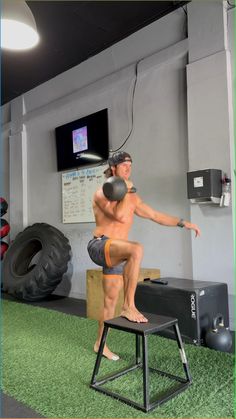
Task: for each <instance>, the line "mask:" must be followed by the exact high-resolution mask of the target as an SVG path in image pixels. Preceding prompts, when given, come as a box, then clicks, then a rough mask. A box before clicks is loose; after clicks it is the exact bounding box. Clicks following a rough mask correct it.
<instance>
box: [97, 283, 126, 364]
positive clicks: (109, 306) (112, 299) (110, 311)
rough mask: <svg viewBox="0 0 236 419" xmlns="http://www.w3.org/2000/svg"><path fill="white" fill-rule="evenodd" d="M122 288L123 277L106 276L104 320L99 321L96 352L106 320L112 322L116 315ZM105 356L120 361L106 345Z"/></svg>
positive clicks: (104, 284)
mask: <svg viewBox="0 0 236 419" xmlns="http://www.w3.org/2000/svg"><path fill="white" fill-rule="evenodd" d="M122 287H123V276H122V275H113V276H111V277H106V275H104V278H103V291H104V309H103V314H102V318H101V319H100V321H99V326H98V336H97V340H96V342H95V345H94V351H95V352H97V351H98V348H99V345H100V341H101V338H102V332H103V327H104V326H103V325H104V320H110V319H112V318H113V317H114V315H115V308H116V304H117V300H118V297H119V293H120V290H121V288H122ZM103 355H104V356H106V357H107V358H108V359H111V360H114V361H116V360H118V359H119V357H118V355H116V354H114V353H113V352H111V351H110V350H109V349H108V347H107V346H106V345H105V347H104V350H103Z"/></svg>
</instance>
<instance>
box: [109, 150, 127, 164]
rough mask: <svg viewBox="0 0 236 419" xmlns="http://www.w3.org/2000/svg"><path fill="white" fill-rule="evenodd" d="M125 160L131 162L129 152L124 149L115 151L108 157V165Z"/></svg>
mask: <svg viewBox="0 0 236 419" xmlns="http://www.w3.org/2000/svg"><path fill="white" fill-rule="evenodd" d="M126 161H130V162H131V163H132V159H131V156H130V154H128V153H126V152H125V151H117V152H116V153H114V154H113V156H111V157H109V159H108V164H109V166H117V165H118V164H120V163H124V162H126Z"/></svg>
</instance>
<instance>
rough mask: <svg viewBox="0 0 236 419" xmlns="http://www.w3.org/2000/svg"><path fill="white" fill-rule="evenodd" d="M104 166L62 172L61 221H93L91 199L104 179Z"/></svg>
mask: <svg viewBox="0 0 236 419" xmlns="http://www.w3.org/2000/svg"><path fill="white" fill-rule="evenodd" d="M103 172H104V166H97V167H92V168H89V169H82V170H74V171H73V172H67V173H62V222H63V223H65V224H66V223H92V222H95V218H94V214H93V208H92V200H93V195H94V193H95V192H96V190H97V189H98V188H99V187H101V186H102V185H103V183H104V181H105V177H104V173H103Z"/></svg>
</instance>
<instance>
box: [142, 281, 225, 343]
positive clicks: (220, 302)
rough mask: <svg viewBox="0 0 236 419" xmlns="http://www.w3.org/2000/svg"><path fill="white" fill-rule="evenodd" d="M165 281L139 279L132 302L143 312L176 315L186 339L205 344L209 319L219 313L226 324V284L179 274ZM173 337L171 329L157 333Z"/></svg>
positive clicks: (209, 326) (190, 341)
mask: <svg viewBox="0 0 236 419" xmlns="http://www.w3.org/2000/svg"><path fill="white" fill-rule="evenodd" d="M161 279H162V280H163V281H164V282H167V284H166V285H163V284H158V283H154V282H151V280H144V282H139V283H138V285H137V289H136V294H135V304H136V306H137V308H138V309H139V310H140V311H141V312H142V311H143V312H147V313H153V314H161V315H163V316H169V317H175V318H177V319H178V323H179V328H180V333H181V336H182V338H183V340H184V341H185V342H189V343H194V344H196V345H204V344H205V340H204V338H205V334H206V331H207V330H208V329H211V328H212V319H213V318H214V317H215V316H216V315H217V314H218V313H221V314H222V315H223V317H224V325H225V327H228V326H229V309H228V289H227V284H225V283H220V282H205V281H192V280H190V279H182V278H161ZM160 334H161V335H162V336H165V337H169V338H175V337H174V335H173V332H172V331H171V330H168V329H167V330H166V331H163V332H161V333H160Z"/></svg>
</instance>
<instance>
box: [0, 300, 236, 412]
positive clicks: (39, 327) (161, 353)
mask: <svg viewBox="0 0 236 419" xmlns="http://www.w3.org/2000/svg"><path fill="white" fill-rule="evenodd" d="M2 313H3V330H4V332H3V391H4V392H5V393H7V394H8V395H10V396H13V397H14V398H15V399H17V400H18V401H21V402H23V403H25V404H26V405H28V406H29V407H31V408H32V409H34V410H36V411H37V412H39V413H40V414H41V415H44V416H46V417H48V418H50V417H53V418H141V417H147V418H232V417H234V410H233V398H234V388H233V387H234V356H233V355H232V354H226V353H222V352H217V351H213V350H210V349H208V348H203V347H195V346H193V345H185V349H186V354H187V358H188V361H189V365H190V371H191V375H192V377H193V384H192V385H191V386H190V387H189V388H188V389H187V390H185V391H184V392H183V393H181V394H180V395H178V396H177V397H175V398H173V399H172V400H170V401H168V402H167V403H165V404H163V405H162V406H160V407H158V408H156V409H155V410H153V411H152V412H150V413H143V412H141V411H139V410H136V409H134V408H132V407H130V406H128V405H126V404H124V403H122V402H120V401H118V400H115V399H113V398H111V397H109V396H106V395H103V394H100V393H98V392H96V391H95V390H93V389H90V388H89V383H90V380H91V375H92V371H93V367H94V363H95V354H94V353H93V351H92V347H93V343H94V338H95V336H96V330H97V322H96V321H93V320H88V319H82V318H79V317H76V316H70V315H66V314H63V313H59V312H56V311H51V310H47V309H43V308H38V307H32V306H28V305H25V304H20V303H15V302H10V301H4V302H3V304H2ZM108 343H109V346H110V347H111V349H113V350H115V349H116V351H117V353H119V355H120V356H121V358H122V360H120V361H117V362H111V361H108V360H106V359H104V358H103V359H102V363H101V368H100V371H101V373H100V374H99V376H100V377H101V376H103V375H106V374H110V373H112V372H114V371H116V370H120V369H122V368H125V367H126V366H127V365H129V364H131V363H132V362H133V361H134V336H133V335H131V334H128V333H124V332H120V331H116V330H112V331H111V333H110V334H109V337H108ZM148 344H149V364H150V366H153V367H157V368H159V369H162V370H165V371H169V372H170V373H173V374H175V375H180V374H182V364H181V361H180V356H179V351H178V349H177V344H176V342H175V341H173V340H170V339H165V338H161V337H159V336H150V337H149V340H148ZM157 377H158V376H157V375H156V374H151V383H150V384H151V385H150V388H151V396H152V397H154V396H155V394H156V392H158V391H160V390H162V389H163V388H164V387H165V386H167V385H168V384H169V381H168V383H167V380H166V379H163V378H157ZM98 378H99V377H98ZM107 387H108V388H112V389H115V391H116V392H120V394H122V395H123V396H125V397H129V398H133V400H134V401H136V402H141V401H142V399H141V396H142V391H141V390H142V377H141V375H140V371H136V372H135V373H134V372H132V373H129V374H127V375H125V376H123V377H121V378H119V379H117V380H115V381H113V382H111V383H109V385H108V384H107Z"/></svg>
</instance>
